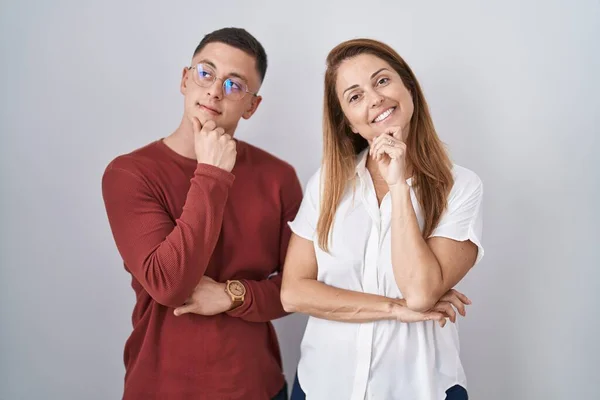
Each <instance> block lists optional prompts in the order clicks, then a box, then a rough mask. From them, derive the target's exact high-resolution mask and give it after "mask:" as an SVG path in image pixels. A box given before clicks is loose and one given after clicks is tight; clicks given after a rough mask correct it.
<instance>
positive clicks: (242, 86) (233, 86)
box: [188, 64, 257, 100]
mask: <svg viewBox="0 0 600 400" xmlns="http://www.w3.org/2000/svg"><path fill="white" fill-rule="evenodd" d="M188 70H189V71H192V77H193V79H194V82H196V84H197V85H198V86H202V87H209V86H211V85H212V84H213V83H214V82H215V81H216V80H217V79H221V78H217V74H216V72H215V70H214V69H212V68H211V67H210V66H209V65H207V64H196V65H192V66H191V67H188ZM221 80H222V81H223V94H224V95H225V96H226V97H227V98H229V99H231V100H241V99H242V98H243V97H244V96H245V95H246V93H250V94H251V95H253V96H257V94H256V93H254V92H251V91H249V90H248V86H247V85H246V83H245V82H244V81H243V80H242V79H241V78H238V77H231V78H227V79H221Z"/></svg>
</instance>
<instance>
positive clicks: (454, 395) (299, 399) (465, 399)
mask: <svg viewBox="0 0 600 400" xmlns="http://www.w3.org/2000/svg"><path fill="white" fill-rule="evenodd" d="M305 399H306V394H304V391H303V390H302V388H301V387H300V383H298V374H296V378H295V379H294V386H293V387H292V397H291V398H290V400H305ZM446 400H469V395H468V394H467V390H466V389H465V388H464V387H462V386H460V385H454V386H452V387H451V388H450V389H448V390H446Z"/></svg>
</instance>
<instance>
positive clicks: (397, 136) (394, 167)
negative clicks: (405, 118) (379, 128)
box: [369, 127, 407, 186]
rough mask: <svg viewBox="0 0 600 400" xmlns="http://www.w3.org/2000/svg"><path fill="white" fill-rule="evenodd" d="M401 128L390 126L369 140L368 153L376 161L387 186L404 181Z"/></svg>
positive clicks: (404, 168) (404, 163) (403, 148)
mask: <svg viewBox="0 0 600 400" xmlns="http://www.w3.org/2000/svg"><path fill="white" fill-rule="evenodd" d="M401 138H402V129H401V128H400V127H390V128H388V129H386V130H385V131H384V132H383V133H382V134H381V135H379V136H378V137H376V138H375V139H374V140H373V141H372V142H371V148H370V149H369V155H370V156H371V157H372V158H373V160H374V161H376V162H377V166H378V167H379V172H380V173H381V176H382V177H383V178H384V179H385V181H386V183H387V184H388V186H394V185H396V184H398V183H405V182H406V179H407V176H406V144H405V143H404V142H403V141H402V139H401Z"/></svg>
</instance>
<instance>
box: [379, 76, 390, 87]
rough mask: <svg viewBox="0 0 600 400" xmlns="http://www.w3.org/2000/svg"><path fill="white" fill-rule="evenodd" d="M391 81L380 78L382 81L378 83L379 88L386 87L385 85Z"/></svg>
mask: <svg viewBox="0 0 600 400" xmlns="http://www.w3.org/2000/svg"><path fill="white" fill-rule="evenodd" d="M389 81H390V79H389V78H380V79H379V80H378V81H377V86H379V85H385V84H387V83H388V82H389Z"/></svg>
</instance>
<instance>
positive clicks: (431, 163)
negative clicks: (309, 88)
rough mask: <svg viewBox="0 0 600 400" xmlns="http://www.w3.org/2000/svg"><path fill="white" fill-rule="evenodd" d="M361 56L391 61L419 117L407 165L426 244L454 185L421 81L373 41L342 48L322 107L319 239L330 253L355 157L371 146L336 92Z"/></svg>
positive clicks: (333, 55)
mask: <svg viewBox="0 0 600 400" xmlns="http://www.w3.org/2000/svg"><path fill="white" fill-rule="evenodd" d="M359 54H372V55H374V56H376V57H379V58H380V59H382V60H384V61H386V62H387V63H388V64H389V65H390V66H391V67H392V68H393V69H394V70H395V71H396V72H397V73H398V74H399V75H400V78H401V79H402V82H403V83H404V86H405V87H406V88H407V89H408V91H409V92H410V93H411V95H412V101H413V104H414V111H413V115H412V118H411V122H410V130H409V133H408V136H407V138H406V145H407V162H408V164H409V165H410V166H412V170H413V179H412V182H413V183H412V186H413V188H414V189H415V191H416V194H417V198H418V200H419V204H420V206H421V209H422V210H423V215H424V218H425V226H424V229H423V237H424V238H427V237H428V236H429V235H430V234H431V232H432V231H433V229H434V227H435V226H436V225H437V224H438V222H439V220H440V217H441V215H442V213H443V212H444V209H445V207H446V201H447V196H448V193H449V191H450V189H451V187H452V185H453V179H452V171H451V170H452V163H451V162H450V159H449V157H448V154H447V153H446V149H445V147H444V145H443V143H442V142H441V141H440V139H439V137H438V135H437V133H436V131H435V128H434V126H433V121H432V120H431V115H430V114H429V107H428V106H427V102H426V101H425V97H424V96H423V92H422V91H421V87H420V86H419V83H418V82H417V78H416V77H415V75H414V74H413V72H412V70H411V69H410V67H409V66H408V65H407V64H406V62H405V61H404V60H403V59H402V57H400V55H399V54H398V53H396V52H395V51H394V50H393V49H392V48H391V47H389V46H388V45H386V44H384V43H381V42H378V41H376V40H371V39H354V40H349V41H346V42H343V43H341V44H339V45H337V46H336V47H335V48H334V49H333V50H331V52H330V53H329V55H328V56H327V70H326V72H325V96H324V101H323V168H322V174H323V175H322V181H323V184H322V185H321V187H322V194H321V212H320V213H319V221H318V223H317V236H318V240H319V247H320V248H321V249H323V250H324V251H328V250H329V236H330V232H331V226H332V225H333V220H334V216H335V212H336V210H337V207H338V205H339V203H340V200H341V198H342V196H343V194H344V192H345V191H346V189H347V185H348V184H349V183H350V182H351V179H352V178H353V176H354V173H355V163H356V155H357V154H358V153H360V152H361V151H362V150H364V149H365V148H366V147H368V145H369V143H368V142H367V140H366V139H364V138H363V137H362V136H360V135H357V134H355V133H353V132H352V130H351V129H350V126H349V124H348V122H347V120H346V117H345V116H344V113H343V111H342V107H341V105H340V102H339V100H338V97H337V94H336V87H335V85H336V78H337V71H338V68H339V66H340V64H341V63H342V62H343V61H344V60H347V59H349V58H352V57H355V56H357V55H359Z"/></svg>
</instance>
